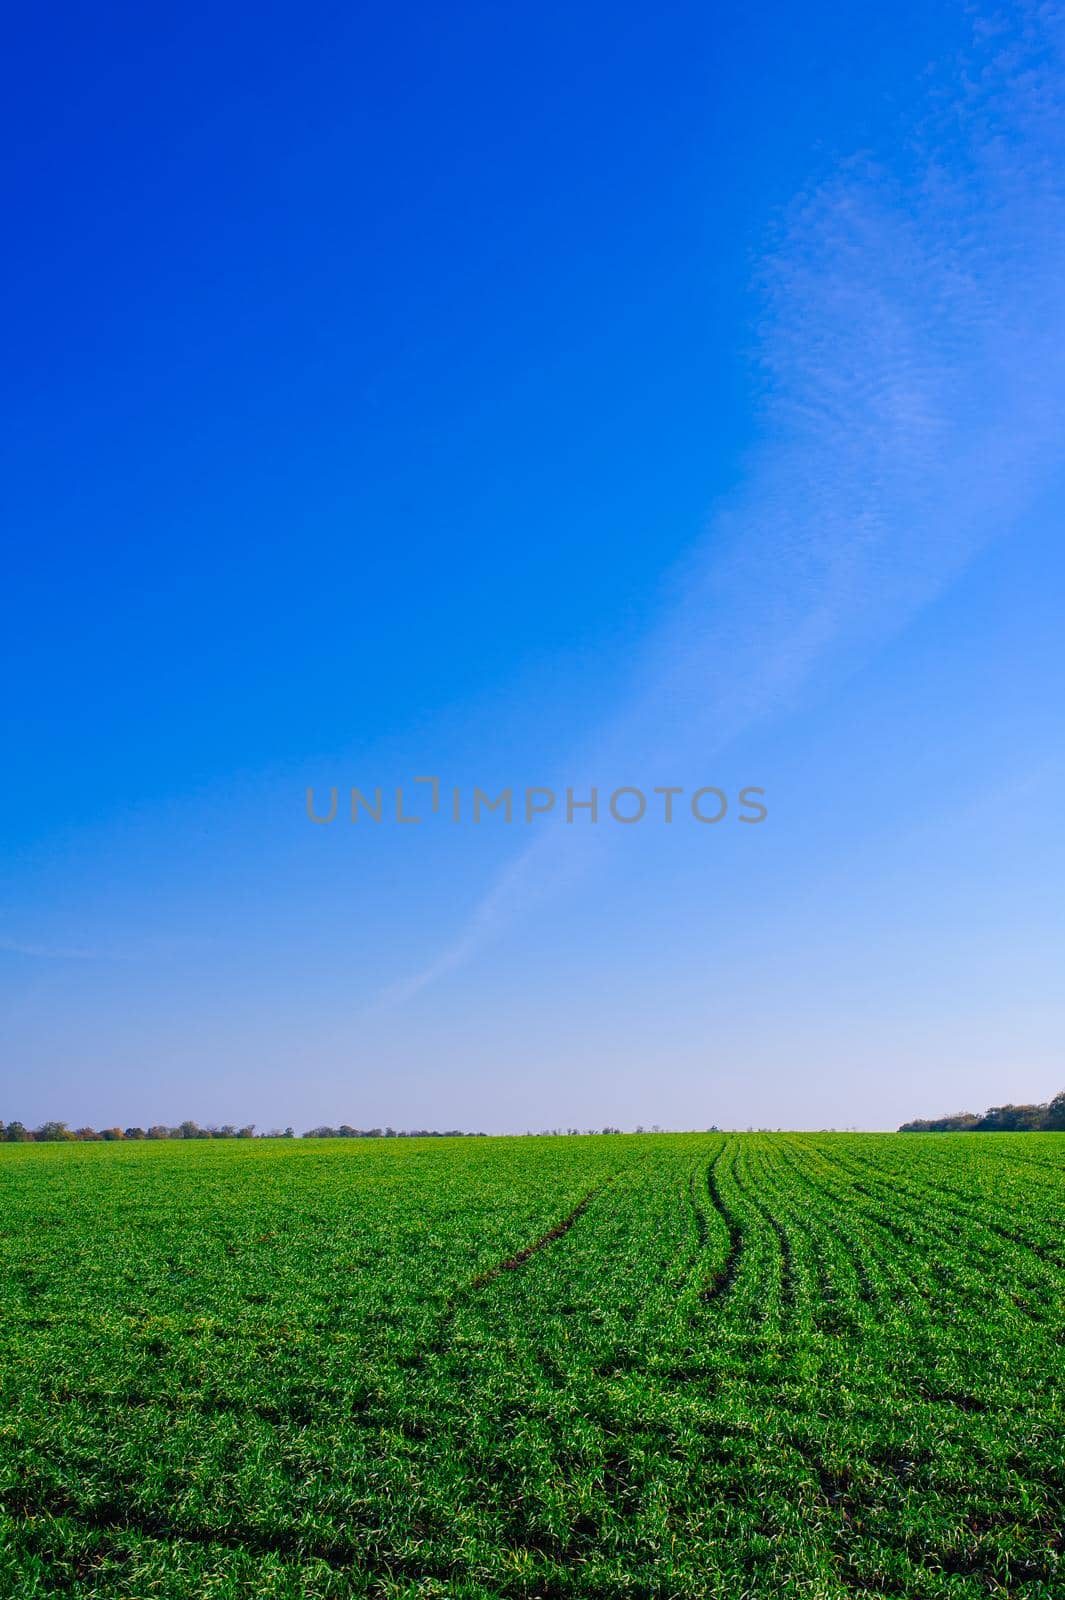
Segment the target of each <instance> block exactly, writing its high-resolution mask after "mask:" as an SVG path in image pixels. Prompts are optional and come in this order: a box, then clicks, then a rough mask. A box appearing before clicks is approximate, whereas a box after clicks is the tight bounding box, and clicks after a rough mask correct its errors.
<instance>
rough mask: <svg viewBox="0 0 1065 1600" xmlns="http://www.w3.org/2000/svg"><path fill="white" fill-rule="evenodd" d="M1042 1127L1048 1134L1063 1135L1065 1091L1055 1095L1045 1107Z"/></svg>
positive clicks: (1064, 1127)
mask: <svg viewBox="0 0 1065 1600" xmlns="http://www.w3.org/2000/svg"><path fill="white" fill-rule="evenodd" d="M1043 1127H1044V1128H1045V1129H1046V1130H1047V1132H1048V1133H1065V1089H1062V1091H1061V1093H1060V1094H1056V1095H1055V1096H1054V1098H1053V1100H1051V1102H1050V1104H1049V1105H1048V1106H1047V1108H1046V1114H1045V1116H1044V1117H1043Z"/></svg>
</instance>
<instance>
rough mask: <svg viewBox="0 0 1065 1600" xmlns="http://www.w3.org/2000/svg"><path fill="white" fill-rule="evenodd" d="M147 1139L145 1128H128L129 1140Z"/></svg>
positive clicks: (127, 1136) (127, 1135)
mask: <svg viewBox="0 0 1065 1600" xmlns="http://www.w3.org/2000/svg"><path fill="white" fill-rule="evenodd" d="M145 1137H146V1134H145V1132H144V1129H143V1128H127V1129H126V1138H127V1139H143V1138H145Z"/></svg>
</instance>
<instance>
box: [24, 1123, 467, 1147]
mask: <svg viewBox="0 0 1065 1600" xmlns="http://www.w3.org/2000/svg"><path fill="white" fill-rule="evenodd" d="M302 1137H303V1138H304V1139H461V1138H477V1139H483V1138H485V1137H486V1135H485V1134H483V1133H480V1134H466V1133H465V1132H464V1131H463V1130H462V1129H461V1128H448V1129H447V1130H446V1131H445V1132H440V1131H439V1130H438V1129H436V1128H411V1129H403V1130H399V1129H396V1128H352V1127H351V1126H350V1125H349V1124H348V1123H346V1122H344V1123H341V1125H340V1127H339V1128H326V1127H322V1128H309V1129H308V1130H307V1132H306V1133H305V1134H303V1135H302ZM295 1138H296V1133H295V1131H294V1130H293V1129H292V1128H271V1129H270V1130H269V1132H267V1133H256V1131H255V1124H254V1122H249V1123H247V1124H246V1125H245V1126H244V1127H243V1128H237V1127H234V1125H233V1123H231V1122H225V1123H223V1124H222V1126H221V1127H220V1128H217V1127H207V1128H201V1127H200V1125H199V1123H197V1122H179V1123H178V1125H177V1127H176V1128H168V1127H166V1126H165V1125H164V1124H163V1123H161V1122H157V1123H155V1124H153V1126H152V1127H150V1128H69V1127H68V1126H67V1124H66V1123H65V1122H42V1123H41V1125H40V1127H39V1128H27V1127H25V1126H24V1125H23V1124H22V1123H21V1122H8V1123H4V1122H0V1142H4V1143H7V1144H64V1143H72V1142H78V1141H80V1142H86V1141H87V1142H95V1141H100V1140H104V1141H112V1140H118V1139H123V1140H129V1139H295Z"/></svg>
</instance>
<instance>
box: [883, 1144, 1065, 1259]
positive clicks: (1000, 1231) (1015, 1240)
mask: <svg viewBox="0 0 1065 1600" xmlns="http://www.w3.org/2000/svg"><path fill="white" fill-rule="evenodd" d="M851 1160H852V1162H853V1163H854V1164H855V1165H856V1166H858V1167H860V1168H861V1169H862V1171H863V1173H866V1174H868V1176H869V1179H870V1181H873V1182H877V1183H879V1184H881V1185H884V1184H885V1183H887V1184H892V1183H893V1181H894V1178H893V1175H891V1174H886V1173H885V1172H884V1169H883V1168H882V1167H881V1168H877V1167H876V1166H874V1165H873V1163H872V1162H870V1161H868V1160H867V1159H866V1158H865V1157H864V1156H859V1155H854V1156H852V1157H851ZM899 1187H901V1188H902V1189H903V1190H904V1192H905V1194H906V1198H907V1200H909V1201H910V1202H911V1206H912V1205H917V1206H920V1204H921V1197H920V1195H919V1194H917V1193H915V1191H914V1189H913V1187H912V1185H911V1184H909V1183H905V1182H901V1183H899V1184H896V1186H895V1188H894V1190H893V1193H894V1194H895V1195H897V1193H898V1189H899ZM922 1187H923V1189H924V1190H925V1191H926V1192H927V1193H929V1194H934V1195H936V1196H937V1197H938V1198H940V1199H942V1200H944V1201H946V1202H947V1204H946V1206H945V1207H944V1209H945V1210H947V1211H948V1212H949V1214H950V1215H951V1216H954V1217H957V1218H958V1219H959V1220H960V1221H962V1222H965V1223H967V1224H972V1223H974V1222H975V1223H976V1224H977V1226H979V1227H982V1228H986V1229H988V1230H989V1232H991V1233H994V1234H997V1235H998V1237H999V1238H1001V1239H1005V1240H1006V1241H1007V1242H1008V1243H1009V1244H1013V1245H1016V1247H1017V1248H1018V1249H1019V1250H1023V1251H1025V1252H1026V1253H1027V1254H1028V1255H1032V1256H1034V1257H1035V1258H1036V1260H1037V1261H1040V1262H1042V1263H1043V1264H1044V1265H1045V1266H1049V1267H1052V1268H1054V1270H1055V1271H1057V1272H1065V1259H1063V1258H1062V1256H1061V1255H1060V1254H1057V1253H1055V1252H1053V1251H1051V1250H1049V1249H1044V1248H1043V1247H1042V1246H1041V1245H1039V1244H1037V1243H1036V1242H1035V1240H1033V1239H1031V1238H1030V1237H1028V1236H1027V1235H1025V1234H1021V1233H1018V1232H1016V1230H1015V1229H1012V1228H1007V1227H1006V1226H1005V1225H1004V1224H1003V1223H1001V1222H997V1221H996V1220H995V1218H994V1217H991V1216H988V1215H987V1213H986V1210H985V1209H984V1208H983V1207H982V1206H981V1205H980V1203H979V1202H976V1203H974V1202H973V1200H972V1198H971V1197H970V1196H968V1195H966V1194H963V1193H962V1192H961V1190H958V1189H955V1188H952V1187H951V1186H950V1185H949V1184H944V1183H937V1182H935V1181H934V1180H933V1179H931V1178H929V1179H927V1180H923V1181H922Z"/></svg>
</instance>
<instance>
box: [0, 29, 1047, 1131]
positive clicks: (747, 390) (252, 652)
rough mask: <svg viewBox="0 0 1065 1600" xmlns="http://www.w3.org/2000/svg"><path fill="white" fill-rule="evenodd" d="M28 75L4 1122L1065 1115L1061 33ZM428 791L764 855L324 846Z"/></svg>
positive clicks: (140, 58)
mask: <svg viewBox="0 0 1065 1600" xmlns="http://www.w3.org/2000/svg"><path fill="white" fill-rule="evenodd" d="M19 28H20V29H21V30H22V31H21V32H20V33H19V36H18V37H16V38H15V39H14V40H12V41H11V48H10V52H9V56H8V61H7V67H6V73H7V82H6V84H5V91H6V92H5V95H4V106H5V110H4V113H3V114H4V116H5V117H6V119H7V121H8V124H9V125H8V127H7V129H6V130H5V133H6V137H5V141H4V147H5V150H6V152H7V155H6V157H5V162H4V182H5V187H6V212H7V215H8V217H9V221H10V222H11V223H12V227H11V238H12V241H13V242H12V245H11V247H10V248H9V250H8V252H7V254H6V256H5V261H4V263H3V267H2V271H3V273H4V276H5V278H6V280H7V281H6V284H5V290H6V293H5V300H6V303H7V305H8V307H9V329H8V340H7V354H8V360H7V362H6V363H5V372H6V386H5V389H4V395H3V404H4V409H5V422H6V426H5V428H4V430H3V433H4V445H3V449H4V452H5V462H4V473H3V483H4V489H3V495H4V507H3V516H4V523H5V526H6V529H7V532H8V552H9V553H8V556H7V562H6V579H7V581H6V583H5V586H4V589H5V594H4V599H5V605H4V612H5V622H4V629H3V640H2V643H0V648H2V649H3V651H4V652H5V656H6V660H5V664H4V665H5V670H4V678H5V683H6V684H7V687H8V691H9V692H8V694H7V696H6V697H5V701H6V705H5V721H6V724H7V726H6V730H5V739H4V743H5V749H6V753H7V756H8V777H7V781H6V783H5V784H4V786H3V790H2V799H0V838H2V841H3V863H4V865H3V876H2V879H0V995H2V1003H3V1014H2V1019H0V1052H2V1054H0V1070H2V1077H3V1104H2V1106H0V1115H5V1116H7V1117H14V1116H20V1117H22V1119H23V1120H24V1121H27V1122H33V1121H37V1120H40V1119H43V1118H44V1117H46V1116H63V1117H67V1118H68V1119H69V1120H70V1121H72V1122H80V1121H82V1120H89V1121H94V1122H103V1123H111V1122H115V1121H118V1122H121V1123H126V1122H141V1123H144V1122H147V1121H156V1120H178V1119H180V1118H181V1117H184V1116H190V1115H191V1116H195V1117H198V1118H199V1119H200V1120H203V1121H210V1120H216V1121H219V1122H222V1121H231V1120H239V1121H244V1120H246V1119H248V1118H254V1119H255V1120H256V1121H257V1122H258V1123H259V1124H260V1125H262V1126H269V1125H273V1124H281V1125H284V1124H286V1123H290V1122H291V1123H295V1124H296V1125H297V1126H309V1125H311V1124H313V1123H316V1122H320V1121H331V1122H339V1121H344V1120H347V1121H351V1122H354V1123H357V1124H361V1125H367V1126H368V1125H374V1124H385V1123H391V1124H393V1125H395V1126H401V1127H407V1126H454V1125H463V1126H471V1127H481V1128H485V1129H488V1130H490V1131H494V1130H507V1129H523V1128H526V1127H534V1128H539V1127H544V1126H556V1125H562V1126H566V1125H570V1124H578V1125H581V1126H584V1125H588V1124H590V1123H595V1124H601V1123H603V1122H612V1123H620V1124H621V1125H624V1126H632V1125H634V1124H636V1123H637V1122H643V1123H645V1124H650V1123H652V1122H659V1123H661V1124H662V1125H664V1126H676V1127H699V1126H706V1125H708V1124H710V1123H711V1122H716V1123H720V1124H723V1125H730V1126H733V1125H734V1126H741V1127H742V1126H747V1125H748V1124H753V1125H756V1126H759V1125H767V1126H773V1127H776V1126H795V1127H804V1126H812V1127H820V1126H836V1127H843V1126H848V1125H858V1126H863V1127H880V1126H892V1125H894V1124H896V1123H897V1122H898V1121H900V1120H901V1119H902V1118H904V1117H906V1116H909V1115H920V1114H926V1113H928V1114H934V1113H937V1112H943V1111H947V1110H953V1109H957V1108H960V1107H963V1106H965V1107H970V1108H974V1109H979V1108H981V1107H982V1106H984V1105H985V1104H987V1103H989V1102H996V1101H1001V1100H1004V1099H1009V1098H1015V1099H1028V1098H1045V1097H1046V1096H1047V1095H1049V1094H1051V1093H1053V1092H1054V1091H1055V1090H1056V1089H1058V1088H1060V1087H1061V1084H1062V1082H1065V1063H1063V1051H1062V1039H1063V1023H1065V996H1063V985H1062V973H1063V959H1062V958H1063V955H1065V938H1063V928H1062V917H1061V912H1060V899H1061V896H1060V885H1061V881H1062V868H1063V866H1065V861H1063V855H1065V851H1063V848H1062V843H1061V835H1060V821H1059V819H1060V815H1061V800H1062V789H1063V782H1062V779H1063V772H1062V765H1063V763H1062V750H1063V748H1065V745H1063V740H1062V734H1063V731H1065V730H1063V727H1062V712H1061V705H1062V698H1063V697H1062V690H1063V688H1065V673H1063V671H1062V666H1063V653H1062V646H1061V642H1060V635H1061V627H1060V618H1061V614H1062V602H1063V599H1065V556H1063V553H1062V542H1061V533H1060V520H1061V517H1060V508H1061V504H1062V472H1061V466H1060V461H1059V456H1060V449H1059V445H1058V434H1059V432H1060V426H1059V421H1058V419H1059V418H1060V416H1061V414H1062V407H1063V405H1065V273H1063V272H1062V270H1061V264H1062V258H1063V254H1065V195H1063V193H1062V187H1063V185H1062V179H1061V173H1062V172H1063V171H1065V161H1063V157H1065V119H1063V118H1062V115H1061V113H1060V112H1059V111H1058V109H1057V107H1058V106H1059V105H1060V104H1061V103H1062V102H1061V89H1062V88H1063V87H1065V83H1063V73H1062V57H1061V47H1062V31H1061V23H1060V19H1055V18H1054V17H1053V15H1052V14H1051V13H1049V12H1047V11H1046V9H1045V8H1038V9H1036V8H1033V9H1032V10H1031V11H1028V10H1027V9H1026V8H1024V7H1020V8H1016V9H1015V10H1013V11H1011V13H1010V20H1009V23H1008V26H1006V25H1003V24H1002V23H1001V21H999V20H996V19H995V17H994V14H992V13H988V14H987V15H986V16H982V15H981V14H980V12H979V10H978V9H977V10H973V9H972V8H968V7H962V6H960V5H958V6H955V5H942V6H934V7H928V6H920V7H918V6H903V7H901V8H898V9H896V10H895V11H893V12H892V13H891V14H890V15H888V14H886V13H885V14H883V15H878V16H875V17H874V16H872V15H871V14H868V13H866V14H862V13H861V12H860V10H859V11H857V12H856V11H855V10H854V8H845V7H843V6H841V5H840V6H819V7H816V8H813V7H811V8H804V9H803V10H802V11H801V12H800V11H799V10H797V9H796V8H794V7H782V6H776V7H772V6H771V7H767V8H762V9H759V10H757V11H756V12H753V13H749V14H748V13H744V14H742V15H741V14H739V13H737V14H735V15H729V16H727V17H725V16H717V17H715V16H714V15H712V14H711V13H710V12H708V11H707V9H706V8H705V7H697V6H694V5H687V4H679V5H671V6H666V7H663V8H656V9H655V11H654V12H653V13H651V12H649V11H648V10H647V8H645V7H624V6H621V7H619V6H616V5H615V6H612V7H609V8H608V7H605V6H594V5H588V6H578V7H566V8H563V7H551V6H548V7H539V8H536V10H535V11H532V10H527V9H526V10H516V9H510V8H498V7H494V8H487V7H485V8H477V7H472V8H469V7H467V8H463V10H462V11H461V13H460V14H458V15H452V14H448V13H446V12H444V11H442V10H441V9H440V8H439V7H432V8H428V7H426V8H419V7H414V8H407V9H405V10H395V9H393V10H391V11H388V12H385V11H384V10H380V9H377V8H358V9H351V8H341V7H335V8H332V7H323V8H320V9H319V10H317V11H316V12H315V13H314V14H313V15H311V16H308V15H307V13H306V12H305V11H304V12H301V11H298V10H297V9H296V8H294V7H291V6H273V7H265V8H264V7H258V8H255V9H254V10H252V9H250V8H248V9H247V10H244V11H242V10H241V9H240V8H230V9H229V10H228V11H227V12H226V13H225V15H224V16H220V15H219V13H218V12H217V10H212V11H210V12H208V11H207V10H206V9H197V8H195V7H185V8H182V9H181V10H180V11H178V10H174V11H173V12H167V11H165V10H164V11H160V10H158V9H156V10H154V11H152V12H151V13H148V14H146V13H144V12H143V10H141V9H137V10H134V9H133V8H129V9H128V10H127V11H126V12H125V13H124V14H123V12H122V11H121V10H119V9H117V8H111V9H109V11H108V13H107V15H106V17H101V16H100V15H99V14H95V13H89V12H82V13H80V14H78V13H72V14H70V15H68V16H67V17H66V18H65V19H64V24H63V29H62V31H60V30H59V29H57V28H56V26H55V25H54V23H49V25H48V26H45V25H44V20H43V19H41V18H33V17H29V16H27V17H24V18H21V19H19ZM425 773H433V774H439V776H440V777H441V780H442V782H443V783H444V784H445V785H446V786H448V787H450V786H451V785H457V786H459V787H460V789H462V791H463V792H464V794H466V795H469V794H470V793H472V787H473V785H474V784H480V785H481V786H483V787H485V788H487V789H490V790H491V791H492V792H493V793H495V792H496V791H497V790H498V789H499V788H501V787H502V786H503V785H507V784H509V785H513V787H514V788H515V790H516V791H519V792H520V791H522V790H524V788H525V787H526V786H527V785H552V786H556V787H559V788H560V789H561V787H564V786H565V785H566V784H569V783H572V784H573V785H574V786H578V787H580V789H581V792H582V793H583V792H584V790H585V789H586V788H587V786H588V785H589V784H591V783H596V784H597V785H598V786H599V788H600V792H601V795H602V796H603V798H604V800H605V797H606V795H608V794H609V793H610V791H611V790H613V789H615V788H617V787H619V786H620V785H623V784H624V785H634V786H637V787H641V788H644V789H646V790H648V791H650V790H651V789H652V788H653V787H654V786H655V785H662V784H676V785H683V786H686V788H687V790H688V792H689V793H690V791H691V790H692V789H694V788H697V787H699V786H700V785H717V786H719V787H721V788H723V789H724V790H726V792H727V793H729V794H730V795H734V794H735V793H736V792H737V791H738V789H739V788H740V787H742V786H743V785H745V784H750V785H758V786H760V787H762V788H764V789H765V790H766V795H767V802H768V807H769V816H768V817H767V819H766V821H765V823H764V824H762V825H761V826H759V827H755V828H746V827H743V826H741V825H739V824H738V823H737V822H736V821H735V818H734V815H730V816H729V818H728V819H727V820H726V821H725V822H724V823H723V824H722V825H720V826H717V827H706V828H703V827H699V826H698V825H697V824H695V823H693V822H692V821H691V820H690V818H688V819H686V820H683V819H678V823H677V824H676V825H674V826H671V827H666V826H665V825H664V824H663V823H661V821H659V820H656V819H655V818H654V817H651V818H649V819H648V820H647V821H645V822H644V823H642V824H641V825H640V826H638V827H633V828H623V827H619V826H617V825H616V824H615V825H611V824H610V823H609V821H607V820H605V819H604V821H602V822H601V823H600V824H598V825H596V826H595V827H591V826H585V827H584V828H583V829H582V828H581V827H580V826H579V825H578V824H574V825H573V826H572V827H568V826H566V825H565V824H564V823H560V822H558V821H557V820H555V819H552V818H545V819H543V821H542V823H541V822H538V823H537V824H536V825H535V826H530V827H525V826H524V824H520V823H515V824H513V825H511V826H510V827H507V826H505V825H504V824H503V823H502V820H501V819H498V821H495V820H492V821H486V822H485V823H482V825H480V826H479V827H477V828H474V827H473V826H472V825H466V824H460V825H458V826H455V825H453V824H450V823H449V822H448V821H447V820H446V818H445V817H439V818H435V819H427V820H426V822H425V823H424V824H423V825H420V826H418V827H416V828H414V827H409V828H405V827H400V826H397V825H395V824H394V823H382V825H381V826H379V827H374V826H372V825H369V824H366V823H364V822H363V823H360V824H359V825H358V826H357V827H352V826H351V825H350V824H348V823H345V822H343V821H342V820H338V821H337V822H336V823H335V824H333V825H331V826H329V827H326V828H318V827H315V826H314V825H313V824H311V823H310V822H309V821H308V819H307V817H306V813H305V809H304V796H305V791H306V788H307V786H308V785H314V786H315V787H316V791H317V792H318V793H320V794H321V795H323V796H324V795H325V793H326V792H327V790H328V788H329V786H330V785H337V786H338V788H339V789H340V790H341V793H342V795H343V793H344V791H345V790H346V789H349V788H350V787H351V786H352V785H357V786H359V787H362V788H364V789H371V788H373V787H374V786H376V785H378V784H380V785H381V786H382V787H383V788H384V789H385V790H386V793H390V792H391V791H392V790H393V789H394V787H395V785H396V784H404V785H407V786H408V790H409V785H410V783H411V780H412V778H413V777H414V776H415V775H418V774H425ZM342 804H343V801H342Z"/></svg>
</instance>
